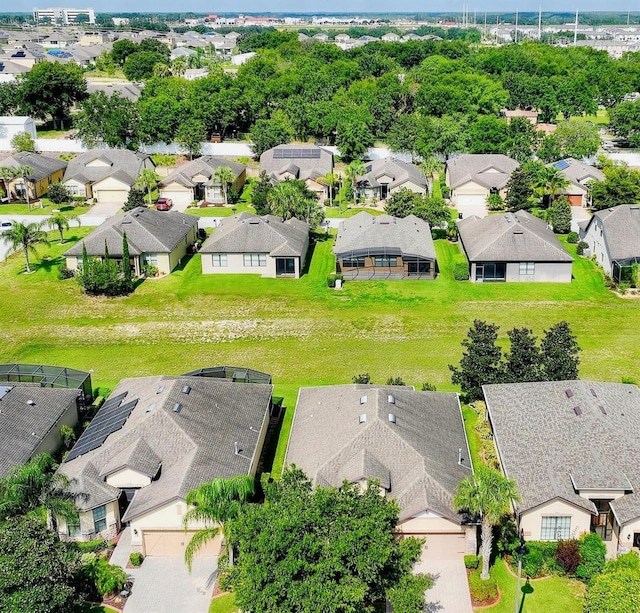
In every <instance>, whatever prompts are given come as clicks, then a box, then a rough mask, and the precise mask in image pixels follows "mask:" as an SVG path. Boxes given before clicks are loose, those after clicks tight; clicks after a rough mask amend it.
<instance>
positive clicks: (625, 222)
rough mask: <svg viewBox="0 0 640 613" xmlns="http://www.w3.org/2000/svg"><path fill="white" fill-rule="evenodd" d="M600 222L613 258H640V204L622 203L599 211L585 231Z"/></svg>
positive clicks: (620, 259)
mask: <svg viewBox="0 0 640 613" xmlns="http://www.w3.org/2000/svg"><path fill="white" fill-rule="evenodd" d="M598 222H599V223H600V224H602V238H603V239H604V244H605V245H606V247H607V251H608V253H609V257H610V258H611V260H617V261H620V262H624V261H625V260H631V259H633V258H640V205H638V204H622V205H620V206H616V207H613V208H611V209H606V210H604V211H597V212H596V213H594V215H593V217H592V218H591V219H590V220H589V223H588V224H587V226H586V228H585V229H584V230H583V233H586V232H588V231H589V229H590V227H591V226H592V225H594V224H597V223H598Z"/></svg>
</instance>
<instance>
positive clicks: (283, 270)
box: [276, 258, 296, 277]
mask: <svg viewBox="0 0 640 613" xmlns="http://www.w3.org/2000/svg"><path fill="white" fill-rule="evenodd" d="M295 274H296V261H295V259H294V258H277V259H276V276H277V277H280V276H291V275H295Z"/></svg>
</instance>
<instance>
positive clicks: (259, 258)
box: [244, 253, 267, 267]
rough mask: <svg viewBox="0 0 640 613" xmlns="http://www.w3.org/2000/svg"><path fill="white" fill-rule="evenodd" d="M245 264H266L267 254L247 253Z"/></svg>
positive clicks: (250, 265)
mask: <svg viewBox="0 0 640 613" xmlns="http://www.w3.org/2000/svg"><path fill="white" fill-rule="evenodd" d="M244 265H245V266H246V267H254V266H266V265H267V254H266V253H245V254H244Z"/></svg>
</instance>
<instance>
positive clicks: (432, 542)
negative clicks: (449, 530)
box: [422, 534, 467, 560]
mask: <svg viewBox="0 0 640 613" xmlns="http://www.w3.org/2000/svg"><path fill="white" fill-rule="evenodd" d="M426 539H427V542H426V543H425V545H424V548H423V551H422V559H423V560H459V559H461V558H462V557H463V556H464V555H465V554H466V553H467V551H466V539H465V535H464V534H427V536H426Z"/></svg>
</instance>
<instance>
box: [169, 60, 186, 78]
mask: <svg viewBox="0 0 640 613" xmlns="http://www.w3.org/2000/svg"><path fill="white" fill-rule="evenodd" d="M186 69H187V62H186V60H185V59H184V58H183V57H177V58H176V59H175V60H173V62H171V74H172V75H173V76H174V77H181V76H183V75H184V71H185V70H186Z"/></svg>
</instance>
